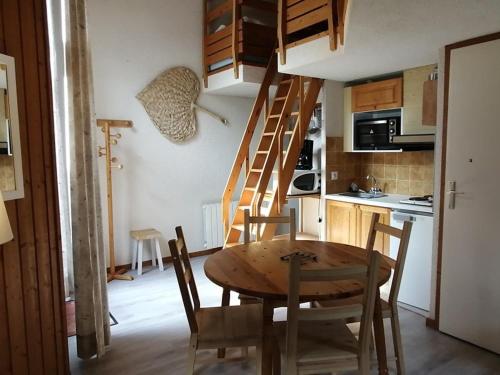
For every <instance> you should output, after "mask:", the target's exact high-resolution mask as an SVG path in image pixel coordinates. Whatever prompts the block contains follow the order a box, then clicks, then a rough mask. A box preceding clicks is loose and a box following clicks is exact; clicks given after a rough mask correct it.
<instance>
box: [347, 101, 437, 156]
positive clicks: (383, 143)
mask: <svg viewBox="0 0 500 375" xmlns="http://www.w3.org/2000/svg"><path fill="white" fill-rule="evenodd" d="M352 134H353V150H354V151H379V150H380V151H384V150H386V151H419V150H433V149H434V142H435V138H436V136H435V135H434V134H423V133H422V134H421V133H412V132H411V130H409V131H406V130H405V124H404V116H403V110H402V109H401V108H396V109H391V110H380V111H368V112H357V113H354V114H353V133H352Z"/></svg>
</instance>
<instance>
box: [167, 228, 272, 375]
mask: <svg viewBox="0 0 500 375" xmlns="http://www.w3.org/2000/svg"><path fill="white" fill-rule="evenodd" d="M175 232H176V234H177V239H176V240H175V239H172V240H170V241H168V245H169V247H170V252H171V254H172V260H173V263H174V269H175V274H176V275H177V282H178V283H179V289H180V291H181V295H182V302H183V303H184V309H185V310H186V316H187V319H188V323H189V328H190V330H191V337H190V340H189V347H188V365H187V371H186V373H187V374H188V375H192V374H194V372H195V361H196V351H197V350H199V349H218V350H219V352H220V351H221V350H222V349H223V348H231V347H240V346H244V347H249V346H255V347H256V352H257V368H258V369H259V368H260V367H261V364H260V363H261V358H262V350H261V346H262V315H263V312H262V305H257V304H256V305H248V306H221V307H201V306H200V298H199V296H198V290H197V288H196V282H195V279H194V273H193V269H192V267H191V262H190V261H189V254H188V251H187V247H186V240H185V239H184V234H183V232H182V228H181V227H176V228H175Z"/></svg>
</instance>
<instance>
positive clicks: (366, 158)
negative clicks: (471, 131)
mask: <svg viewBox="0 0 500 375" xmlns="http://www.w3.org/2000/svg"><path fill="white" fill-rule="evenodd" d="M343 144H344V141H343V138H342V137H328V138H327V146H326V147H327V148H326V150H327V151H326V172H327V176H326V179H327V183H326V191H327V193H329V194H332V193H341V192H344V191H347V190H348V189H349V185H350V184H351V182H356V183H357V184H358V185H359V186H360V187H361V188H362V189H365V190H366V189H368V188H370V186H371V181H370V182H369V181H367V180H366V176H367V175H369V174H371V175H373V176H374V177H375V178H376V179H377V182H378V184H379V186H380V187H381V188H382V190H383V191H384V192H386V193H392V194H405V195H424V194H432V192H433V181H434V152H433V151H413V152H376V153H348V152H343ZM332 171H337V172H338V180H336V181H332V180H331V172H332Z"/></svg>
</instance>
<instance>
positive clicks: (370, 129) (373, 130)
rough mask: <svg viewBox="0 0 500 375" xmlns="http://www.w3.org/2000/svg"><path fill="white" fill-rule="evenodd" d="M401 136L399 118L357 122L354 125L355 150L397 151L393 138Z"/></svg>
mask: <svg viewBox="0 0 500 375" xmlns="http://www.w3.org/2000/svg"><path fill="white" fill-rule="evenodd" d="M399 135H401V117H398V116H393V117H385V118H372V119H362V120H357V121H356V122H355V123H354V149H355V150H399V149H401V145H397V144H394V143H393V137H394V136H399Z"/></svg>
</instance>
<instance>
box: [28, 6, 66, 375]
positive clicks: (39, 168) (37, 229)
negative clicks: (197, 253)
mask: <svg viewBox="0 0 500 375" xmlns="http://www.w3.org/2000/svg"><path fill="white" fill-rule="evenodd" d="M20 11H21V12H20V19H21V20H23V22H20V26H21V35H22V45H23V53H24V58H25V60H27V61H29V63H28V62H27V63H26V64H25V65H24V75H25V95H26V97H25V105H26V109H27V111H26V112H27V121H28V122H27V124H29V127H30V131H29V135H28V150H29V153H30V159H29V163H30V169H31V170H30V176H31V199H32V210H31V211H32V213H31V215H30V216H31V219H32V220H33V224H32V228H33V229H32V233H30V235H33V236H34V237H33V239H34V242H33V243H31V245H34V248H33V250H35V251H36V260H35V262H36V263H35V264H36V267H37V274H38V283H39V284H40V285H39V288H38V296H37V297H38V300H39V301H38V303H39V314H40V322H38V324H39V325H40V327H39V328H38V329H40V332H41V339H42V355H43V368H44V371H45V373H50V374H55V373H57V369H56V354H55V345H54V342H55V333H54V318H53V317H54V311H53V305H52V288H50V287H49V288H44V287H43V285H47V286H49V285H52V279H51V275H50V259H49V246H48V225H47V221H48V220H47V219H48V217H47V212H48V211H47V202H46V195H45V189H46V181H45V168H44V155H43V141H42V116H41V111H42V109H41V107H42V105H41V100H40V99H41V95H43V94H42V93H40V89H39V87H40V86H39V81H40V74H41V73H42V74H43V68H44V65H45V64H44V63H45V62H44V61H42V60H41V59H39V56H38V53H37V52H38V51H37V46H36V44H37V37H36V30H35V23H36V22H35V17H34V3H31V4H30V3H28V2H21V3H20ZM37 63H38V64H37ZM46 92H47V91H45V93H46ZM29 93H32V94H31V95H33V94H34V95H33V96H31V95H30V94H29ZM37 94H38V95H37ZM30 96H31V98H30ZM30 251H32V249H31V248H30ZM30 363H31V361H30Z"/></svg>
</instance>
